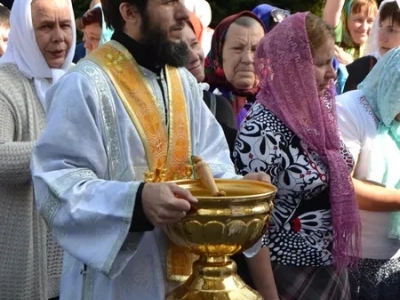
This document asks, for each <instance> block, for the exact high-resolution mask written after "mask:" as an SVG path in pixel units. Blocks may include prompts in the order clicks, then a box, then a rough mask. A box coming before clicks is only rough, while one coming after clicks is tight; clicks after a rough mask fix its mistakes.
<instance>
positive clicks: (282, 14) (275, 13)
mask: <svg viewBox="0 0 400 300" xmlns="http://www.w3.org/2000/svg"><path fill="white" fill-rule="evenodd" d="M288 16H290V13H289V12H288V11H287V10H283V9H280V8H274V9H273V10H271V17H272V19H274V22H275V23H280V22H282V21H283V20H284V19H286V18H287V17H288Z"/></svg>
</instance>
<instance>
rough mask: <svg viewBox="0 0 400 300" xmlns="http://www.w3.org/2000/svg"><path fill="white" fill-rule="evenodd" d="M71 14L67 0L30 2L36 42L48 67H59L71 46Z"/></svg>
mask: <svg viewBox="0 0 400 300" xmlns="http://www.w3.org/2000/svg"><path fill="white" fill-rule="evenodd" d="M71 14H72V12H71V11H70V8H69V4H68V2H67V0H37V1H34V2H33V3H32V24H33V29H34V31H35V37H36V42H37V44H38V46H39V50H40V52H41V53H42V55H43V57H44V59H45V60H46V62H47V64H48V65H49V67H50V68H54V69H59V68H61V67H62V66H63V64H64V62H65V59H66V57H67V54H68V51H69V49H70V48H71V43H72V39H73V33H72V27H71V25H72V24H71V22H72V19H73V17H72V15H71Z"/></svg>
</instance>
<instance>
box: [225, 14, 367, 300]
mask: <svg viewBox="0 0 400 300" xmlns="http://www.w3.org/2000/svg"><path fill="white" fill-rule="evenodd" d="M334 46H335V42H334V33H333V31H332V30H331V29H330V28H329V27H328V25H327V24H325V23H324V22H323V21H322V20H321V19H320V18H318V17H317V16H315V15H313V14H311V13H299V14H295V15H292V16H289V17H288V18H287V19H285V20H284V21H282V23H280V24H278V25H277V26H276V27H275V28H274V30H272V31H271V32H270V33H268V34H267V35H266V36H265V37H264V38H263V39H262V40H261V41H260V44H259V46H258V48H257V51H256V54H255V66H256V69H257V70H256V72H257V75H258V77H259V78H260V86H259V87H260V90H259V93H258V94H257V102H256V104H254V105H253V107H252V108H251V109H250V111H249V113H248V115H247V117H246V119H245V121H244V122H243V123H242V126H241V128H240V132H239V135H238V138H237V140H236V146H235V151H234V154H233V155H234V160H235V165H236V167H237V170H238V172H239V173H241V174H243V175H244V174H247V173H250V172H254V171H264V172H266V173H267V174H268V175H270V176H271V180H272V182H273V184H275V185H276V186H277V187H278V193H277V196H276V200H275V208H274V210H273V213H272V222H271V224H270V227H269V230H268V232H267V234H266V235H265V237H264V239H263V246H264V247H263V249H262V250H261V251H260V252H259V253H258V254H257V255H256V256H255V257H254V258H252V259H250V260H249V261H248V265H249V269H250V272H251V273H252V275H253V276H252V278H254V280H255V282H254V283H255V285H256V287H257V289H258V290H259V291H260V292H261V293H262V294H263V297H264V298H265V299H278V298H277V297H278V296H279V299H297V300H309V299H318V300H345V299H349V297H350V295H349V286H348V275H347V268H346V267H347V266H348V265H349V263H351V262H352V260H353V257H357V253H359V242H358V241H359V232H360V217H359V213H358V207H357V203H356V199H355V194H354V189H353V186H352V183H351V178H350V172H351V170H352V168H353V164H354V163H353V159H352V156H351V155H350V153H349V151H348V150H347V149H346V148H345V146H344V144H343V143H342V141H341V139H340V136H339V132H338V128H337V122H336V106H335V98H334V85H333V79H334V78H335V71H334V69H333V67H332V59H333V56H334V54H335V50H334ZM353 241H354V242H353ZM271 266H272V268H271ZM271 272H273V274H274V278H275V282H276V283H274V282H266V280H264V279H263V278H270V276H268V273H271ZM257 279H258V280H257ZM277 294H278V295H277Z"/></svg>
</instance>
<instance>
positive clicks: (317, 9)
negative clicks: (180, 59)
mask: <svg viewBox="0 0 400 300" xmlns="http://www.w3.org/2000/svg"><path fill="white" fill-rule="evenodd" d="M208 2H209V3H210V5H211V8H212V12H213V18H212V19H213V20H212V24H211V27H215V26H216V25H217V24H218V23H219V21H221V20H222V19H223V18H224V17H226V16H229V15H231V14H234V13H237V12H239V11H242V10H252V9H253V8H254V7H255V6H257V5H258V4H261V3H266V2H267V1H260V0H209V1H208ZM378 2H379V3H380V2H381V1H378ZM72 3H73V5H74V9H75V16H77V17H78V16H81V15H82V14H83V13H84V12H85V11H86V10H87V9H88V7H89V3H90V0H72ZM268 4H272V5H274V6H277V7H280V8H284V9H287V10H289V11H291V12H298V11H311V12H313V13H315V14H317V15H321V13H322V9H323V7H324V4H325V1H321V0H269V1H268Z"/></svg>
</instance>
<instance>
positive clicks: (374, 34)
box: [364, 0, 400, 59]
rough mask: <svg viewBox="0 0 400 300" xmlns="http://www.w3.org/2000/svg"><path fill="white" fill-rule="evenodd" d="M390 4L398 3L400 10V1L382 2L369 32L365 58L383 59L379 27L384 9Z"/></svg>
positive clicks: (388, 0)
mask: <svg viewBox="0 0 400 300" xmlns="http://www.w3.org/2000/svg"><path fill="white" fill-rule="evenodd" d="M388 2H397V5H398V6H399V8H400V0H383V1H382V2H381V4H380V5H379V9H378V14H377V16H376V18H375V21H374V24H373V25H372V28H371V30H370V32H369V37H368V41H367V44H366V46H365V50H364V56H367V55H372V56H375V58H376V59H380V58H381V57H382V54H381V52H380V51H379V25H380V23H381V20H380V19H381V17H380V14H381V9H382V7H383V6H384V5H385V4H386V3H388Z"/></svg>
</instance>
